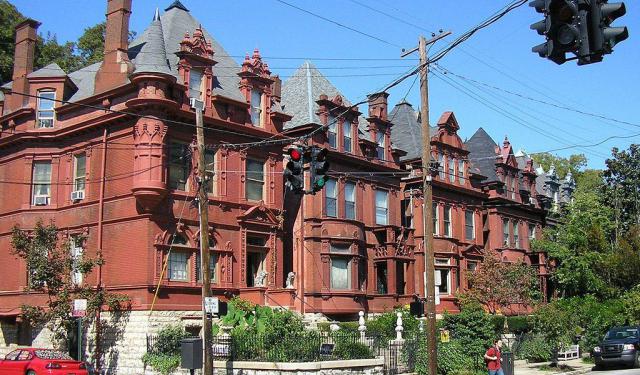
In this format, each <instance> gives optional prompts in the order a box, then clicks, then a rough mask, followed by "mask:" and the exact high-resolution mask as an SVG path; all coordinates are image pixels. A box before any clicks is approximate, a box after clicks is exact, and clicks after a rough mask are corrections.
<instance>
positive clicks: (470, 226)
mask: <svg viewBox="0 0 640 375" xmlns="http://www.w3.org/2000/svg"><path fill="white" fill-rule="evenodd" d="M464 233H465V238H466V239H468V240H473V239H475V238H476V218H475V216H474V214H473V210H466V211H465V212H464Z"/></svg>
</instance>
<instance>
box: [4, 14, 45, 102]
mask: <svg viewBox="0 0 640 375" xmlns="http://www.w3.org/2000/svg"><path fill="white" fill-rule="evenodd" d="M38 26H40V22H38V21H34V20H32V19H27V20H24V21H22V22H20V23H19V24H18V25H17V26H16V28H15V30H16V49H15V55H14V58H13V76H12V79H13V83H12V86H11V91H14V92H17V93H25V94H29V81H28V80H27V75H29V74H30V73H31V72H33V63H34V61H35V55H36V38H37V37H38V34H37V31H38ZM28 99H29V98H28V97H26V96H23V95H18V94H11V95H9V100H8V103H7V107H9V110H10V111H14V110H16V109H20V108H22V107H23V106H24V104H25V103H26V102H27V101H28Z"/></svg>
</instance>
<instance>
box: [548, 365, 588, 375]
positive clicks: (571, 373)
mask: <svg viewBox="0 0 640 375" xmlns="http://www.w3.org/2000/svg"><path fill="white" fill-rule="evenodd" d="M589 371H591V367H585V368H581V369H578V370H573V371H567V372H557V373H556V375H560V374H562V375H578V374H586V373H587V372H589Z"/></svg>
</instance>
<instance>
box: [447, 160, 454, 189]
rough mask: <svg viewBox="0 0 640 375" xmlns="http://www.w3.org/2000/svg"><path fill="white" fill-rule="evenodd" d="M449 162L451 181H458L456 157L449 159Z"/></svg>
mask: <svg viewBox="0 0 640 375" xmlns="http://www.w3.org/2000/svg"><path fill="white" fill-rule="evenodd" d="M447 164H448V167H449V172H448V174H449V182H451V183H453V182H456V159H449V160H448V163H447Z"/></svg>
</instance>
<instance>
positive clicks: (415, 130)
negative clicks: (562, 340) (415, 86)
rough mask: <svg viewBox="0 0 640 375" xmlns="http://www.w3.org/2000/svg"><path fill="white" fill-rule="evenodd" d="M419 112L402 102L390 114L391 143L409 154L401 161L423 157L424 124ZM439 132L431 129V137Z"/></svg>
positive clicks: (434, 128)
mask: <svg viewBox="0 0 640 375" xmlns="http://www.w3.org/2000/svg"><path fill="white" fill-rule="evenodd" d="M418 114H419V112H418V111H415V110H414V109H413V106H411V103H409V102H407V101H406V100H402V101H401V102H400V103H398V104H396V105H395V107H393V109H392V110H391V113H389V121H391V122H392V123H393V126H392V127H391V143H392V144H393V146H394V147H395V148H399V149H401V150H403V151H405V152H406V153H407V154H406V155H405V156H403V157H401V158H400V160H411V159H416V158H420V157H422V124H421V123H420V121H419V119H418ZM437 132H438V127H437V126H432V127H431V128H430V129H429V133H430V135H431V136H434V135H435V134H437Z"/></svg>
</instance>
